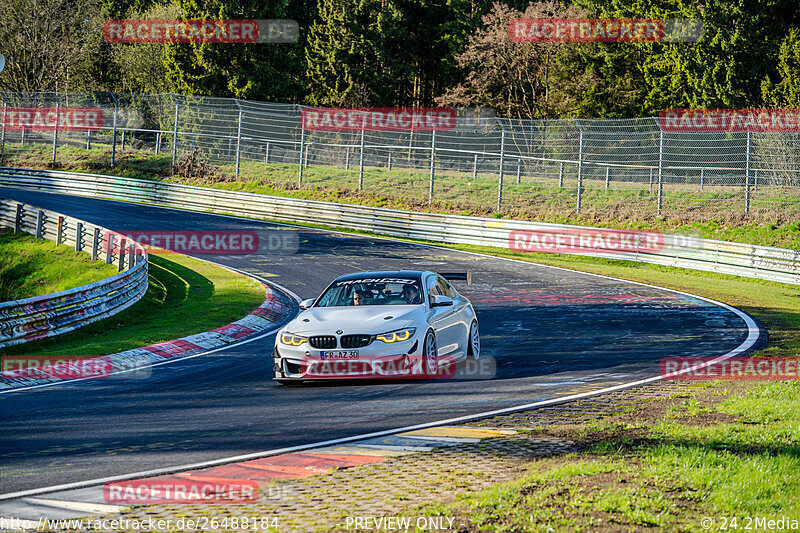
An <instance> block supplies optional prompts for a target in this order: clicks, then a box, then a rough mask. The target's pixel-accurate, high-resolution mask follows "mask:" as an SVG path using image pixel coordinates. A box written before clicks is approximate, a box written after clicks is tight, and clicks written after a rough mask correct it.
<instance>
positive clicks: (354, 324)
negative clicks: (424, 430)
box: [272, 270, 481, 383]
mask: <svg viewBox="0 0 800 533" xmlns="http://www.w3.org/2000/svg"><path fill="white" fill-rule="evenodd" d="M468 278H469V275H468V274H467V273H456V274H436V273H435V272H422V271H416V270H401V271H391V272H361V273H358V274H348V275H345V276H341V277H339V278H337V279H335V280H334V281H333V283H331V284H330V285H329V286H328V288H327V289H325V290H324V291H323V292H322V294H321V295H320V296H319V297H318V298H316V299H313V298H312V299H308V300H304V301H303V302H301V303H300V309H301V312H300V314H299V315H297V317H296V318H295V319H294V320H292V321H291V322H289V323H288V324H286V326H285V327H283V328H282V329H281V330H280V331H279V332H278V334H277V336H276V338H275V349H274V350H273V354H272V355H273V358H274V370H275V379H276V380H278V381H280V382H282V383H285V382H291V381H297V380H310V379H354V378H372V379H375V378H384V379H395V378H409V377H411V378H422V377H441V376H443V375H446V372H447V370H446V369H449V368H455V363H457V362H458V361H461V360H463V359H466V358H467V357H468V356H470V357H473V358H475V359H477V358H478V357H479V356H480V351H481V342H480V336H479V334H478V321H477V319H476V317H475V310H474V309H473V308H472V304H470V302H469V300H468V299H466V298H465V297H463V296H461V295H460V294H459V293H458V292H457V291H456V290H455V289H454V288H453V286H452V285H451V284H450V283H449V281H448V280H449V279H452V280H455V279H462V280H468Z"/></svg>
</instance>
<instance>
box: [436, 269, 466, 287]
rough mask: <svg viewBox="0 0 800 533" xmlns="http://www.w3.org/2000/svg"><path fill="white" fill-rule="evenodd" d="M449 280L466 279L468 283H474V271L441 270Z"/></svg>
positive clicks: (440, 273) (443, 275) (441, 274)
mask: <svg viewBox="0 0 800 533" xmlns="http://www.w3.org/2000/svg"><path fill="white" fill-rule="evenodd" d="M439 275H440V276H442V277H443V278H444V279H446V280H447V281H466V282H467V285H472V271H467V272H439Z"/></svg>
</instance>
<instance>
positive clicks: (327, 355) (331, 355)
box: [319, 350, 358, 361]
mask: <svg viewBox="0 0 800 533" xmlns="http://www.w3.org/2000/svg"><path fill="white" fill-rule="evenodd" d="M319 358H320V359H322V360H323V361H324V360H325V359H358V350H332V351H327V352H322V351H321V352H319Z"/></svg>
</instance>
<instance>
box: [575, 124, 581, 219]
mask: <svg viewBox="0 0 800 533" xmlns="http://www.w3.org/2000/svg"><path fill="white" fill-rule="evenodd" d="M575 124H576V125H577V126H578V128H579V129H580V134H579V136H578V194H577V196H578V198H577V200H576V202H575V214H577V215H580V214H581V196H582V195H583V128H582V127H581V123H580V122H578V120H577V119H576V120H575Z"/></svg>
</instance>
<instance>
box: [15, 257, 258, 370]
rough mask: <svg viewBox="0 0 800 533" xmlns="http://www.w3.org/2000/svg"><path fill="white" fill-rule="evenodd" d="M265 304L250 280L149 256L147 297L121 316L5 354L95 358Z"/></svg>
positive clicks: (213, 324)
mask: <svg viewBox="0 0 800 533" xmlns="http://www.w3.org/2000/svg"><path fill="white" fill-rule="evenodd" d="M263 301H264V288H263V287H262V286H261V284H259V283H257V282H255V281H253V280H252V279H250V278H248V277H246V276H243V275H241V274H237V273H234V272H231V271H229V270H226V269H224V268H220V267H218V266H215V265H211V264H209V263H206V262H204V261H200V260H198V259H194V258H191V257H188V256H182V255H179V254H163V255H158V254H150V280H149V286H148V289H147V293H146V294H145V296H144V297H143V298H142V299H141V300H140V301H139V302H137V303H136V304H134V305H133V306H132V307H130V308H129V309H126V310H125V311H122V312H121V313H119V314H117V315H114V316H112V317H109V318H107V319H105V320H101V321H100V322H96V323H94V324H90V325H88V326H86V327H83V328H80V329H78V330H76V331H74V332H71V333H67V334H65V335H60V336H58V337H55V338H53V339H44V340H40V341H34V342H31V343H27V344H23V345H18V346H12V347H10V348H6V349H4V350H3V353H4V354H6V355H20V354H25V355H71V356H86V357H90V356H97V355H105V354H111V353H116V352H120V351H123V350H130V349H132V348H138V347H141V346H147V345H149V344H155V343H158V342H164V341H168V340H173V339H177V338H180V337H185V336H186V335H191V334H194V333H200V332H203V331H208V330H210V329H214V328H218V327H220V326H224V325H225V324H228V323H230V322H232V321H234V320H237V319H239V318H242V317H243V316H245V315H247V314H248V313H250V312H251V311H252V310H253V309H255V308H256V307H258V306H259V305H260V304H261V303H262V302H263Z"/></svg>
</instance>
